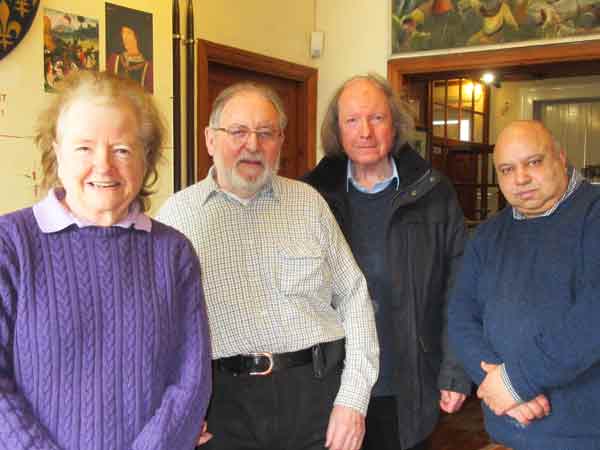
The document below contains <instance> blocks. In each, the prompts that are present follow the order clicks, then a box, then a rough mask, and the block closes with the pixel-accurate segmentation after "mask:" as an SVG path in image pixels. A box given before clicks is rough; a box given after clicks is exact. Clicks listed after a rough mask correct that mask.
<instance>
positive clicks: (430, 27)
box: [391, 0, 600, 53]
mask: <svg viewBox="0 0 600 450" xmlns="http://www.w3.org/2000/svg"><path fill="white" fill-rule="evenodd" d="M391 8H392V11H391V41H392V42H391V48H392V53H405V52H418V51H424V50H437V49H454V48H468V47H474V46H482V45H502V44H509V43H517V42H523V43H525V44H526V42H527V41H536V44H537V43H539V42H538V41H540V40H541V41H549V42H548V43H550V42H551V41H565V40H569V39H571V40H572V39H581V38H582V37H584V36H589V37H591V38H593V36H594V35H598V38H600V34H599V33H600V0H391ZM542 43H546V42H542Z"/></svg>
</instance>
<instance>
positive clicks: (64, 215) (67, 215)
mask: <svg viewBox="0 0 600 450" xmlns="http://www.w3.org/2000/svg"><path fill="white" fill-rule="evenodd" d="M64 196H65V191H64V189H63V188H53V189H50V190H49V191H48V195H47V196H46V197H45V198H44V199H43V200H41V201H40V202H38V203H36V204H35V205H33V215H34V216H35V220H36V222H37V224H38V226H39V227H40V230H42V232H43V233H55V232H57V231H60V230H64V229H65V228H67V227H69V226H71V225H73V224H75V225H77V226H78V227H79V228H83V227H90V226H95V225H94V224H93V223H91V222H88V221H86V220H82V219H79V218H77V217H75V216H74V215H73V214H71V212H70V211H69V210H67V208H65V207H64V205H63V204H62V203H61V202H60V200H61V199H63V198H64ZM112 226H115V227H122V228H130V227H133V228H135V229H136V230H140V231H145V232H147V233H149V232H150V230H151V229H152V221H151V220H150V217H148V216H147V215H146V214H144V213H143V211H142V208H141V207H140V204H139V202H133V203H132V204H131V205H130V206H129V211H128V213H127V217H125V218H124V219H123V220H121V221H119V222H117V223H115V224H114V225H112Z"/></svg>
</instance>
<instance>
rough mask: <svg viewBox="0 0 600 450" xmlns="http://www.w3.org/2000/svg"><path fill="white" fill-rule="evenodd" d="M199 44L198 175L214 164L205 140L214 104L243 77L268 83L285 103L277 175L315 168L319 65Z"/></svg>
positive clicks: (203, 173)
mask: <svg viewBox="0 0 600 450" xmlns="http://www.w3.org/2000/svg"><path fill="white" fill-rule="evenodd" d="M199 43H200V45H199V53H198V55H199V73H198V102H199V108H198V110H199V117H198V155H197V161H198V166H197V178H198V179H202V178H204V177H205V176H206V173H207V172H208V169H209V167H210V166H211V165H212V160H211V158H210V156H209V155H208V152H207V150H206V143H205V141H204V128H205V127H206V126H207V125H208V119H209V117H210V111H211V108H212V104H213V102H214V100H215V98H216V97H217V95H219V93H220V92H221V91H222V90H223V89H225V88H226V87H228V86H230V85H232V84H234V83H237V82H241V81H253V82H257V83H261V84H265V85H268V86H269V87H271V88H272V89H273V90H275V92H277V94H279V96H280V97H281V100H282V101H283V104H284V107H285V112H286V115H287V117H288V124H287V127H286V130H285V140H284V143H283V147H282V150H281V165H280V171H279V173H280V174H281V175H283V176H286V177H289V178H298V177H300V176H302V175H304V174H305V173H306V172H307V171H308V170H309V169H311V168H312V167H314V164H315V159H316V97H317V90H316V86H317V69H315V68H312V67H307V66H301V65H298V64H293V63H290V62H287V61H282V60H279V59H275V58H271V57H268V56H265V55H259V54H256V53H251V52H246V51H243V50H240V49H234V48H232V47H227V46H223V45H219V44H214V43H211V42H208V41H202V40H201V41H200V42H199Z"/></svg>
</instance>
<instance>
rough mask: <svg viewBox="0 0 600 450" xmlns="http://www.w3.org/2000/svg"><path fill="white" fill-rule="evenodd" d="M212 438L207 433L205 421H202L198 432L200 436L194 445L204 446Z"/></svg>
mask: <svg viewBox="0 0 600 450" xmlns="http://www.w3.org/2000/svg"><path fill="white" fill-rule="evenodd" d="M212 437H213V435H212V434H211V433H209V432H208V425H207V424H206V421H204V423H203V424H202V430H201V431H200V436H198V442H197V443H196V445H204V444H206V443H207V442H208V441H210V440H211V439H212Z"/></svg>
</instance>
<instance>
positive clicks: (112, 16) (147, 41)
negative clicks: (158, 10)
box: [106, 3, 154, 92]
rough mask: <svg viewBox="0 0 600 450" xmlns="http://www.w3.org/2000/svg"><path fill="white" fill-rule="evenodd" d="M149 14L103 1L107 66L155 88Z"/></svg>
mask: <svg viewBox="0 0 600 450" xmlns="http://www.w3.org/2000/svg"><path fill="white" fill-rule="evenodd" d="M152 37H153V34H152V14H150V13H147V12H144V11H138V10H135V9H131V8H125V7H123V6H119V5H113V4H111V3H106V55H107V57H106V70H107V71H108V72H111V73H114V74H117V75H119V76H121V77H124V78H129V79H132V80H134V81H135V82H137V83H139V84H140V85H141V86H143V87H144V89H145V90H146V91H148V92H154V74H153V70H152V68H153V65H152V60H153V43H152Z"/></svg>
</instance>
